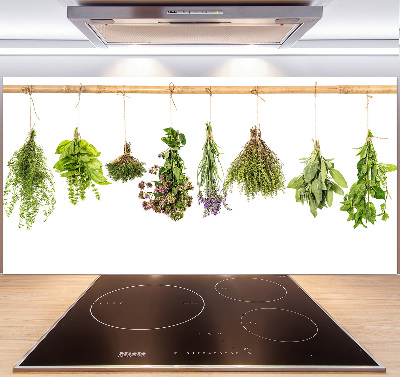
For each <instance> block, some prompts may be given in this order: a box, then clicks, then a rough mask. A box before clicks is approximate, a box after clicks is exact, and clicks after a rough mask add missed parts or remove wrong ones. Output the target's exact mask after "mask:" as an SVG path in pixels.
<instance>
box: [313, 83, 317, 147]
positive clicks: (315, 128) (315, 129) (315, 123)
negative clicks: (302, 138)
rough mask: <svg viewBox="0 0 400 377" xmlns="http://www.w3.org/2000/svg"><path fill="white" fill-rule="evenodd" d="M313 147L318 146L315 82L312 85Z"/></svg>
mask: <svg viewBox="0 0 400 377" xmlns="http://www.w3.org/2000/svg"><path fill="white" fill-rule="evenodd" d="M313 142H314V148H317V147H318V141H317V82H316V81H315V85H314V139H313Z"/></svg>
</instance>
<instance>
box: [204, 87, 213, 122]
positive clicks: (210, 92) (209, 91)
mask: <svg viewBox="0 0 400 377" xmlns="http://www.w3.org/2000/svg"><path fill="white" fill-rule="evenodd" d="M205 91H206V93H207V94H209V95H210V123H211V97H212V95H213V94H212V90H211V86H210V87H209V88H205Z"/></svg>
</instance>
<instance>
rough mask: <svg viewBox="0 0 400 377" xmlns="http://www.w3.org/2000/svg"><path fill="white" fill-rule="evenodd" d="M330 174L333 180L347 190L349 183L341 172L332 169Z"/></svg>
mask: <svg viewBox="0 0 400 377" xmlns="http://www.w3.org/2000/svg"><path fill="white" fill-rule="evenodd" d="M329 172H330V173H331V176H332V178H333V179H334V181H335V182H336V183H337V184H338V185H339V186H342V187H344V188H347V182H346V180H345V179H344V178H343V175H342V174H341V173H340V171H339V170H336V169H333V168H331V169H330V170H329Z"/></svg>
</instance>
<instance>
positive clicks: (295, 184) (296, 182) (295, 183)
mask: <svg viewBox="0 0 400 377" xmlns="http://www.w3.org/2000/svg"><path fill="white" fill-rule="evenodd" d="M303 183H304V178H303V175H299V176H298V177H295V178H293V179H292V180H291V181H290V182H289V184H288V185H287V187H288V188H292V189H296V190H297V189H299V188H300V187H301V186H302V184H303Z"/></svg>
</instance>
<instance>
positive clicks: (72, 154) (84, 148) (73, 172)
mask: <svg viewBox="0 0 400 377" xmlns="http://www.w3.org/2000/svg"><path fill="white" fill-rule="evenodd" d="M56 154H59V155H60V158H59V160H58V161H57V163H56V164H55V165H54V168H55V169H56V170H57V172H58V173H60V174H61V177H65V178H67V182H68V198H69V200H70V202H71V203H72V204H74V205H75V204H77V203H78V201H79V200H85V199H86V190H87V189H88V188H89V187H91V188H92V190H93V192H94V194H95V196H96V199H97V200H100V194H99V192H98V190H97V188H96V187H95V185H94V183H96V184H98V185H109V184H110V182H107V180H106V178H105V177H104V176H103V170H102V163H101V162H100V161H99V160H98V159H97V157H99V156H100V154H101V152H99V151H98V150H97V149H96V148H95V147H94V146H93V145H92V144H89V143H88V142H87V141H86V140H82V139H81V137H80V135H79V133H78V128H75V132H74V138H73V139H72V140H64V141H62V142H61V143H60V144H59V146H58V147H57V150H56Z"/></svg>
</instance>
